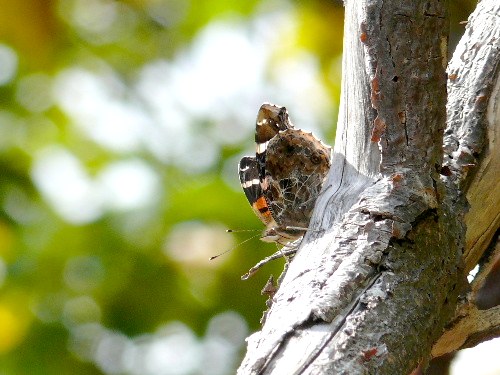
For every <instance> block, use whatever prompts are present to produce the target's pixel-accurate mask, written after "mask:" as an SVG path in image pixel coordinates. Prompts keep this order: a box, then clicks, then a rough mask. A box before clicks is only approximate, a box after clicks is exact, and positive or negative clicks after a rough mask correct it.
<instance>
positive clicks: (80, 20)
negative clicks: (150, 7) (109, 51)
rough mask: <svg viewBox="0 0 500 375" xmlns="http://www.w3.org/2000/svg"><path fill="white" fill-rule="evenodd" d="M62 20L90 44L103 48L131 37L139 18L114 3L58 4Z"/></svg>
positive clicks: (73, 1) (77, 1)
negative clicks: (105, 45) (102, 46)
mask: <svg viewBox="0 0 500 375" xmlns="http://www.w3.org/2000/svg"><path fill="white" fill-rule="evenodd" d="M57 10H58V13H59V16H60V17H61V18H62V19H63V20H64V21H66V23H67V24H68V26H70V27H73V28H74V29H75V31H76V32H77V33H78V35H80V37H82V38H83V39H84V40H86V41H87V42H88V43H90V44H94V45H103V44H107V43H113V42H115V41H117V40H120V39H125V38H127V37H130V35H131V34H132V33H133V32H134V30H135V27H136V25H137V15H136V13H135V12H134V11H132V10H131V9H130V8H129V7H128V6H127V5H126V4H124V3H121V2H117V1H111V0H65V1H59V2H58V9H57Z"/></svg>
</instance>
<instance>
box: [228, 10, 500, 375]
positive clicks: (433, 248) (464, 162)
mask: <svg viewBox="0 0 500 375" xmlns="http://www.w3.org/2000/svg"><path fill="white" fill-rule="evenodd" d="M493 3H494V0H490V1H489V2H488V1H483V2H482V3H481V4H483V5H484V6H485V7H487V6H490V8H491V9H490V8H488V9H490V10H492V11H495V9H496V14H495V13H493V16H496V19H498V6H495V5H494V4H493ZM481 4H480V6H479V7H478V9H479V8H480V7H481ZM345 6H346V12H345V14H346V16H345V33H344V60H343V83H342V100H341V110H340V113H339V123H338V126H337V138H336V142H335V150H334V155H333V162H332V168H331V171H330V174H329V177H328V181H327V183H326V184H325V185H326V186H325V188H324V191H323V193H322V195H321V196H320V198H319V199H318V202H317V204H316V209H315V214H314V216H313V218H312V220H311V224H310V228H312V229H314V231H310V232H308V233H307V234H306V236H305V237H304V239H303V241H302V243H301V245H300V249H299V251H298V254H297V255H296V256H295V258H294V260H293V261H292V263H291V264H290V266H289V268H288V270H287V273H286V275H285V276H284V278H283V280H282V284H281V286H280V288H279V290H278V291H277V293H276V294H275V296H274V300H273V304H272V306H271V309H270V311H269V313H268V314H267V318H266V322H265V325H264V326H263V328H262V330H261V331H260V332H257V333H255V334H253V335H252V336H251V337H249V338H248V352H247V355H246V357H245V359H244V361H243V363H242V365H241V367H240V369H239V371H238V373H239V374H325V373H328V374H330V373H331V374H365V373H366V374H375V373H379V374H405V373H406V374H409V373H410V372H411V371H412V370H413V369H415V368H416V367H417V366H418V365H419V364H422V363H423V364H424V365H425V363H426V362H427V360H428V359H429V358H430V357H431V350H432V347H433V344H434V343H436V341H437V340H438V339H439V337H440V336H442V334H443V332H444V331H445V326H446V328H447V329H448V332H449V329H450V327H456V326H457V324H458V322H457V317H458V316H462V317H463V316H464V311H465V310H464V308H463V306H468V307H470V306H471V305H470V302H469V300H468V299H460V300H459V298H458V297H459V293H461V292H463V291H464V290H465V287H466V286H467V281H466V278H465V275H466V274H465V270H469V269H470V268H471V265H472V264H474V261H475V262H476V263H477V261H479V259H480V258H481V254H482V252H484V251H485V249H486V248H487V246H486V247H485V248H484V249H483V250H482V252H481V250H478V251H477V253H476V252H475V251H473V252H467V249H468V248H466V239H467V240H468V239H469V238H470V237H468V236H466V234H465V220H464V217H465V212H466V210H467V200H466V193H467V192H468V191H471V189H470V187H471V186H475V185H474V183H472V184H471V182H470V181H471V179H472V178H473V176H474V171H475V170H482V171H483V172H482V174H483V175H484V174H486V173H487V171H488V169H491V168H492V167H491V166H490V167H489V168H487V167H485V168H484V169H481V168H479V169H476V168H475V166H476V164H477V163H478V162H479V161H480V160H483V158H482V157H483V155H484V152H485V151H484V150H485V147H484V145H485V144H486V143H485V141H484V139H485V137H486V134H488V131H487V129H488V128H487V126H486V125H485V124H484V123H485V121H484V119H485V118H486V116H485V115H484V113H485V111H486V108H487V105H488V103H490V101H489V98H490V96H491V93H492V92H494V91H495V90H494V87H495V85H494V84H493V83H494V82H495V79H498V40H500V39H498V37H497V39H496V42H495V40H493V36H494V35H497V34H495V33H496V31H494V32H493V34H492V35H493V36H491V40H490V41H489V42H488V41H486V44H488V43H489V45H490V46H492V47H491V48H490V49H491V50H495V48H496V53H497V55H495V56H496V60H494V61H496V65H495V64H493V65H494V66H491V67H490V68H489V69H490V70H489V71H490V72H492V74H493V78H492V79H491V82H490V84H489V85H486V86H484V85H483V86H481V87H482V88H483V89H484V90H483V91H480V94H478V91H477V90H476V91H474V95H475V96H473V97H472V96H471V95H472V92H469V93H468V94H469V96H468V98H469V99H470V100H471V102H470V103H471V105H472V107H471V108H472V109H471V112H472V111H473V110H474V109H476V108H479V109H482V110H483V112H484V113H483V115H481V116H479V117H481V118H482V119H483V120H478V121H479V124H480V125H477V126H478V127H480V128H481V129H482V130H477V132H476V128H469V127H468V126H470V120H469V119H465V120H463V121H462V123H465V124H462V123H460V124H461V125H457V124H458V123H456V122H453V121H452V120H449V121H451V122H449V125H448V127H447V129H446V141H447V142H448V141H449V142H448V143H446V142H445V146H446V147H447V148H446V147H445V150H446V158H445V164H444V165H443V132H444V130H445V127H446V74H445V67H446V56H447V29H448V21H447V9H446V6H445V4H443V2H441V1H438V0H427V1H420V0H419V1H415V0H412V1H410V0H403V1H400V0H385V1H382V0H349V1H346V2H345ZM486 12H488V11H486ZM495 22H497V23H498V21H495ZM497 26H498V25H497ZM469 27H471V26H469ZM494 29H495V27H494ZM496 29H498V27H497V28H496ZM478 50H480V48H478ZM491 54H492V55H494V53H493V52H492V53H491ZM450 66H451V65H450ZM450 69H451V68H450ZM462 73H463V76H467V73H465V72H462V71H460V74H459V73H456V74H457V80H458V79H459V78H458V77H459V76H460V81H457V80H455V81H457V85H460V84H464V81H462V79H463V78H462ZM452 74H453V73H452ZM450 76H451V74H450ZM494 77H496V78H494ZM452 78H453V77H450V81H451V80H452ZM476 89H477V88H476ZM497 91H498V90H497ZM450 97H451V96H450ZM496 103H498V102H496ZM453 108H455V107H453ZM453 108H452V109H450V104H449V105H448V114H450V110H451V111H453ZM457 108H459V107H457ZM493 108H496V109H495V110H498V104H496V107H495V105H493ZM457 112H460V109H458V111H457ZM459 117H460V116H459ZM462 117H466V116H462ZM462 117H460V118H462ZM452 124H455V125H452ZM467 129H469V130H470V129H472V130H470V131H469V133H467V132H466V135H467V134H469V135H470V133H473V134H474V136H473V137H472V138H470V139H468V140H466V142H465V143H461V140H462V138H463V136H464V135H463V134H462V133H461V132H462V131H463V130H467ZM495 134H496V133H495ZM457 143H458V146H457ZM464 144H465V145H466V146H467V147H469V148H467V149H464V147H463V146H464ZM455 146H457V147H455ZM487 149H488V150H491V149H494V147H492V146H491V145H490V147H488V148H487ZM464 150H465V151H469V150H472V152H470V153H467V152H465V151H464ZM464 152H465V157H463V158H461V157H457V156H460V155H462V154H464ZM469 156H471V157H469ZM451 157H453V158H451ZM497 161H498V160H496V161H494V162H493V166H496V168H498V163H497ZM466 171H467V173H466ZM478 173H479V172H478ZM477 175H478V174H476V176H477ZM491 184H493V186H495V183H494V180H493V182H490V185H488V186H490V187H491ZM471 204H472V203H471ZM470 212H473V210H471V211H470ZM492 212H493V214H492V217H493V219H491V220H492V221H490V226H491V225H493V227H494V225H496V226H497V227H498V222H496V221H495V220H497V219H498V217H499V214H498V205H497V207H496V210H495V209H493V210H492ZM495 212H496V216H495V215H494V213H495ZM495 223H496V224H495ZM479 232H480V233H484V232H485V231H482V232H481V230H479ZM482 238H483V239H484V238H485V237H484V235H483V236H482ZM491 238H492V237H490V241H491ZM472 242H473V243H474V244H477V243H478V241H475V240H472ZM484 242H485V243H488V240H487V239H485V241H484ZM464 251H465V252H466V254H469V253H470V254H474V255H473V257H472V258H467V257H465V258H464V257H463V256H462V253H463V252H464ZM464 259H465V262H464ZM468 259H473V260H471V261H470V262H469V261H468ZM464 265H465V267H464ZM459 301H460V304H459V303H458V302H459ZM464 301H467V302H464ZM461 306H462V307H461ZM457 307H458V308H457ZM468 311H472V310H468ZM493 313H494V311H493ZM474 314H475V315H476V316H477V315H478V314H477V311H474ZM465 315H467V313H466V314H465ZM469 315H473V314H469ZM491 321H492V320H491V319H490V320H489V322H491ZM486 326H487V325H482V328H483V331H484V329H485V327H486ZM489 328H491V327H489ZM476 332H477V331H476ZM489 332H491V330H489ZM466 337H467V338H470V337H471V336H468V335H466ZM449 347H450V346H447V348H449ZM444 352H447V351H446V350H444ZM439 353H440V354H441V352H439ZM433 354H435V353H434V352H433Z"/></svg>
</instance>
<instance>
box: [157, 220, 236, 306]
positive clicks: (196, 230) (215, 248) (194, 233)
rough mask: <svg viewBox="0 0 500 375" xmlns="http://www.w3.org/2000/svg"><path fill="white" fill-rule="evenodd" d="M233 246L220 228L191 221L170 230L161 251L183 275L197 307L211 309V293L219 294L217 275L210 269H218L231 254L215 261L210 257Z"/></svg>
mask: <svg viewBox="0 0 500 375" xmlns="http://www.w3.org/2000/svg"><path fill="white" fill-rule="evenodd" d="M233 247H234V243H233V236H231V235H229V234H228V233H226V231H225V227H224V226H223V225H220V224H204V223H201V222H196V221H190V222H182V223H180V224H177V225H175V226H174V227H173V228H172V230H171V232H170V234H169V235H168V237H167V238H166V240H165V245H164V248H163V252H164V254H165V255H166V256H168V257H169V258H170V259H173V260H174V261H175V262H176V264H177V265H178V266H179V268H180V270H182V271H183V272H184V273H185V274H186V277H185V278H186V282H187V285H186V289H187V290H189V292H190V293H191V296H192V297H194V298H195V299H196V300H197V301H198V302H199V303H200V304H203V305H205V306H210V305H211V304H212V303H213V302H212V300H213V296H214V294H215V295H216V294H217V293H218V291H217V278H216V274H215V273H214V272H213V271H212V270H211V269H212V268H218V267H220V265H221V264H222V262H225V261H226V260H228V259H229V255H231V254H224V255H222V256H220V257H218V258H217V259H214V260H209V258H210V257H211V256H213V255H217V254H220V253H222V252H224V251H226V250H229V249H232V248H233Z"/></svg>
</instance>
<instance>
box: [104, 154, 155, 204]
mask: <svg viewBox="0 0 500 375" xmlns="http://www.w3.org/2000/svg"><path fill="white" fill-rule="evenodd" d="M98 184H99V187H100V191H101V192H102V194H103V195H104V198H103V199H104V202H105V204H106V206H107V207H109V208H110V209H115V210H133V209H137V208H142V207H144V206H147V205H150V204H152V203H154V202H155V201H156V200H157V198H158V197H159V196H160V195H161V191H160V182H159V178H158V175H157V174H156V173H155V172H154V171H153V169H152V168H151V167H150V166H149V164H147V163H146V162H144V161H142V160H140V159H131V160H124V161H119V162H115V163H111V164H108V165H107V166H105V167H104V169H103V170H102V171H101V172H100V173H99V177H98Z"/></svg>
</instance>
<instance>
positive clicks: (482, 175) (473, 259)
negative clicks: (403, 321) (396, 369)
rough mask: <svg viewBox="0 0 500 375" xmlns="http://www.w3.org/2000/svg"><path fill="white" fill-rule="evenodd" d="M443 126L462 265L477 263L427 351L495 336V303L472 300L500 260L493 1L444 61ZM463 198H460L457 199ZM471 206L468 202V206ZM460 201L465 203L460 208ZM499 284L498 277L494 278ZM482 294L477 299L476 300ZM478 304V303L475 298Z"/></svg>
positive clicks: (499, 45)
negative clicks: (462, 229) (461, 226)
mask: <svg viewBox="0 0 500 375" xmlns="http://www.w3.org/2000/svg"><path fill="white" fill-rule="evenodd" d="M448 75H449V80H448V103H447V115H448V120H447V121H448V126H447V129H446V132H445V138H444V151H445V159H444V170H446V171H447V173H446V174H447V175H449V176H448V178H447V179H446V184H447V186H448V188H449V190H450V194H449V196H450V197H452V198H453V199H454V200H455V202H454V203H453V202H452V204H454V205H455V208H456V209H455V212H454V213H455V215H458V216H461V217H463V220H464V222H465V224H466V226H467V232H466V240H465V249H464V261H465V268H466V271H469V270H471V269H473V268H474V267H475V266H476V265H477V264H478V262H479V263H480V265H481V267H480V269H479V272H478V274H477V276H476V277H475V279H474V281H473V282H472V284H471V292H470V293H469V294H468V295H467V296H465V298H463V299H462V300H461V301H460V303H459V305H458V307H457V311H456V314H455V317H454V318H453V319H452V321H451V322H450V323H449V324H448V328H447V331H446V332H445V333H444V334H443V336H442V337H441V338H440V339H439V340H438V342H437V343H436V344H435V345H434V348H433V350H432V354H433V356H439V355H442V354H445V353H449V352H451V351H453V350H456V349H461V348H466V347H470V346H474V345H476V344H478V343H479V342H481V341H484V340H487V339H490V338H492V337H498V336H500V306H496V307H495V306H487V305H486V304H484V303H483V304H479V306H478V305H477V302H478V301H477V297H478V293H479V292H480V291H481V287H482V286H483V285H484V282H485V280H486V279H487V276H488V275H490V274H491V273H492V271H494V267H495V264H496V265H497V267H499V266H498V263H499V262H500V245H499V244H498V243H497V241H498V227H499V224H500V186H499V176H500V147H498V142H499V139H500V3H498V1H495V0H487V1H485V0H483V1H482V2H481V3H479V4H478V7H477V9H476V10H475V11H474V13H473V14H472V15H471V16H470V17H469V20H468V23H467V28H466V31H465V34H464V36H463V38H462V39H461V41H460V43H459V45H458V46H457V49H456V50H455V53H454V54H453V58H452V60H451V61H450V64H449V66H448ZM465 199H466V200H467V204H466V203H462V202H463V201H465ZM469 207H470V208H469ZM466 208H469V210H467V209H466ZM497 288H498V284H497ZM479 302H481V301H479ZM481 305H483V306H481Z"/></svg>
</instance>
